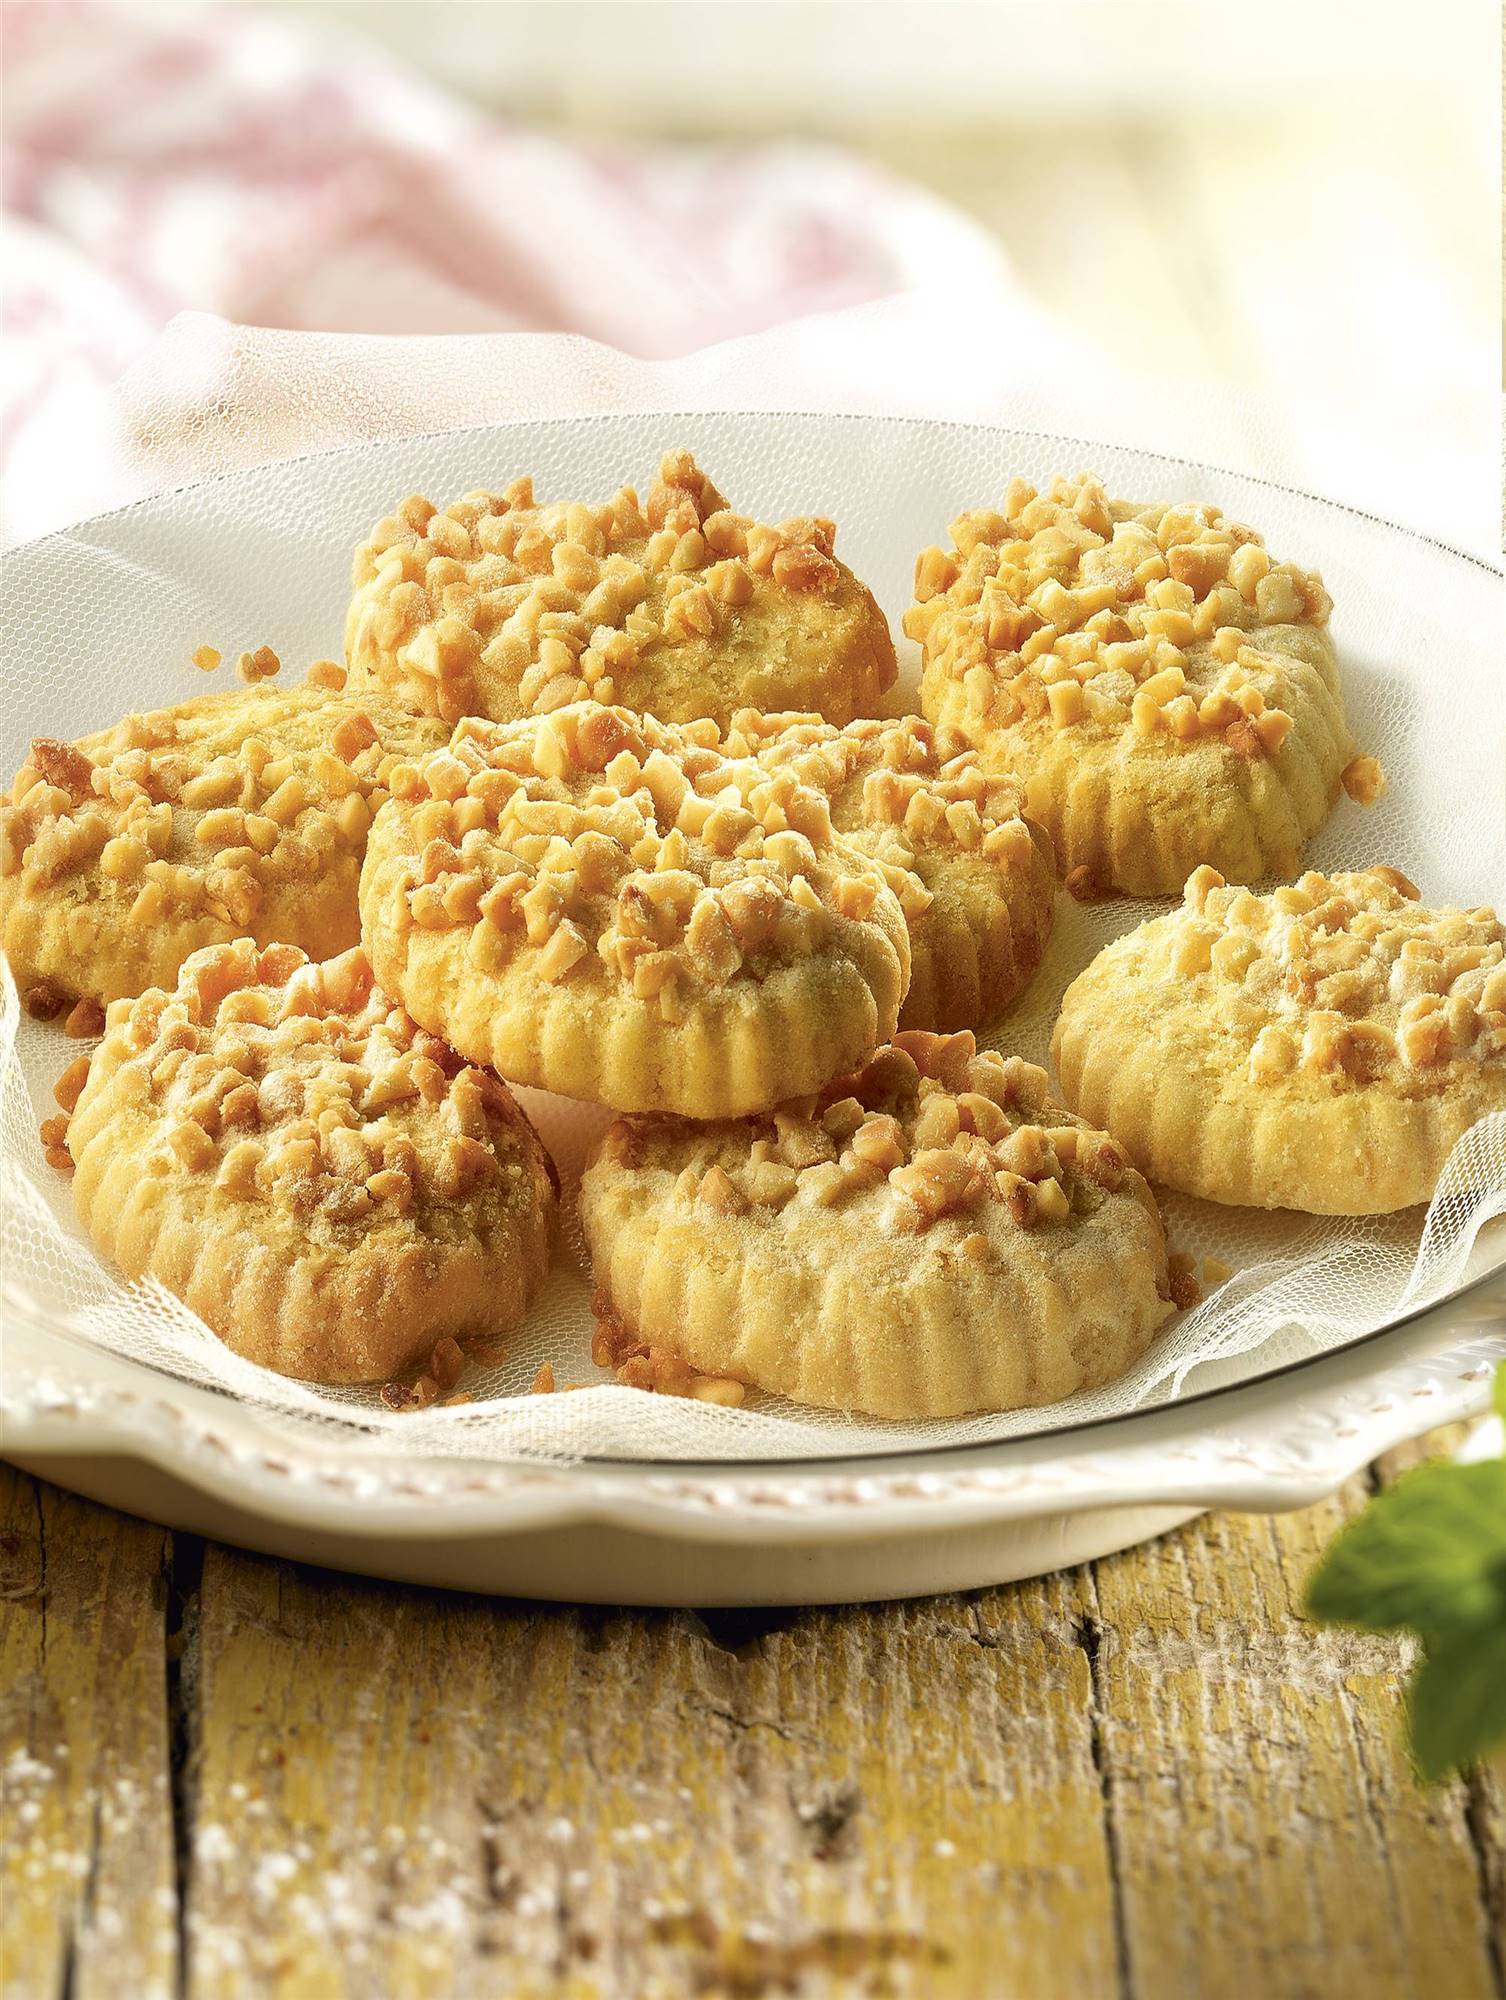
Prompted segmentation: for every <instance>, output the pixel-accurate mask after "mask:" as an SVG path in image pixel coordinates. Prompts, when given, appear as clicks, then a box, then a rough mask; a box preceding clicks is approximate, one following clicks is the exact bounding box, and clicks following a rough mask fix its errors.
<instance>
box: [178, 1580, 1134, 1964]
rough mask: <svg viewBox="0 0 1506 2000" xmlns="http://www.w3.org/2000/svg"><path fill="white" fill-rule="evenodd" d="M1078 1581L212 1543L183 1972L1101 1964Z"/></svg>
mask: <svg viewBox="0 0 1506 2000" xmlns="http://www.w3.org/2000/svg"><path fill="white" fill-rule="evenodd" d="M1086 1608H1087V1607H1086V1597H1085V1584H1084V1580H1083V1579H1082V1578H1081V1577H1079V1576H1073V1575H1069V1576H1066V1577H1063V1578H1056V1579H1052V1580H1049V1581H1047V1582H1044V1583H1040V1584H1031V1585H1026V1586H1024V1587H1022V1588H1019V1589H1015V1590H1010V1591H1007V1592H992V1593H987V1594H985V1595H984V1596H983V1597H981V1598H978V1599H975V1600H958V1599H949V1598H948V1599H938V1600H934V1601H929V1602H926V1603H923V1604H919V1605H908V1606H905V1605H902V1606H895V1607H891V1608H888V1609H883V1610H877V1611H875V1610H858V1611H841V1612H812V1613H805V1614H794V1615H791V1616H790V1617H789V1618H788V1619H779V1620H777V1621H773V1622H771V1621H770V1620H769V1619H768V1618H767V1617H766V1616H757V1617H754V1616H742V1615H739V1614H731V1613H719V1614H711V1615H709V1616H708V1617H707V1618H706V1619H702V1618H699V1617H697V1616H696V1615H695V1614H687V1613H676V1614H665V1615H662V1616H656V1615H653V1614H644V1613H638V1612H633V1613H623V1614H597V1613H591V1612H575V1611H561V1610H554V1609H550V1608H536V1607H526V1608H525V1607H522V1606H511V1605H491V1604H484V1603H478V1602H475V1601H471V1600H466V1599H449V1600H444V1599H437V1598H435V1599H430V1598H425V1597H423V1596H421V1595H420V1594H417V1593H413V1592H397V1591H387V1590H384V1589H382V1588H380V1587H379V1586H370V1585H364V1584H354V1583H349V1582H345V1581H342V1580H336V1579H333V1578H330V1577H327V1576H321V1575H318V1574H315V1573H312V1572H304V1571H298V1570H294V1569H293V1568H291V1567H289V1566H287V1565H282V1564H269V1563H264V1562H260V1561H256V1560H253V1559H250V1558H246V1557H241V1556H236V1555H231V1554H226V1553H221V1552H217V1551H212V1552H211V1556H210V1559H209V1561H208V1562H207V1563H206V1566H205V1574H204V1590H203V1600H202V1617H201V1626H200V1645H201V1657H200V1664H199V1673H198V1681H197V1685H198V1690H199V1697H200V1702H201V1705H202V1706H201V1726H202V1730H203V1736H202V1741H201V1745H200V1757H199V1767H198V1789H197V1797H198V1821H197V1828H196V1846H195V1858H194V1870H193V1879H192V1888H191V1895H190V1911H191V1914H190V1925H189V1942H190V1961H189V1964H190V1990H191V1991H192V1992H193V1993H194V1994H195V1995H196V1996H197V1995H205V1996H208V1995H222V1994H223V1995H228V1994H231V1993H234V1992H237V1991H239V1990H241V1989H240V1987H239V1986H238V1984H237V1981H238V1980H239V1979H240V1978H241V1977H242V1976H243V1974H244V1973H245V1971H246V1970H247V1969H248V1968H249V1969H251V1970H254V1971H257V1972H260V1973H262V1974H263V1975H264V1976H267V1975H271V1974H273V1973H275V1972H276V1971H277V1970H278V1968H279V1967H288V1968H294V1970H290V1971H289V1972H287V1973H286V1975H285V1979H286V1983H285V1984H283V1985H280V1986H279V1987H278V1989H277V1990H278V1991H280V1992H281V1991H286V1992H287V1993H289V1994H300V1995H301V1994H303V1993H310V1994H312V1993H324V1992H328V1991H346V1992H361V1993H371V1994H409V1993H414V1992H418V1991H422V1992H424V1993H436V1994H438V1993H445V1994H448V1993H456V1994H469V1993H473V1992H478V1993H479V1992H482V1991H486V1992H498V1991H505V1992H509V1993H511V1992H519V1993H522V1992H540V1993H545V1992H547V1993H556V1992H558V1993H561V1994H570V1995H576V1994H580V1995H592V1996H596V1995H601V1996H610V1995H620V1994H637V1993H661V1992H662V1993H666V1994H675V1993H683V1992H686V1991H698V1990H716V1991H721V1990H735V1991H739V1992H749V1993H760V1992H763V1991H769V1992H777V1991H782V1990H784V1985H785V1982H786V1980H787V1979H789V1978H792V1977H795V1976H797V1975H798V1977H799V1979H800V1986H799V1990H800V1991H802V1992H811V1993H820V1992H846V1991H850V1990H862V1988H863V1987H865V1986H866V1984H867V1981H868V1979H869V1977H871V1976H873V1975H875V1974H877V1973H879V1972H880V1971H882V1973H883V1975H884V1978H885V1980H886V1982H887V1987H888V1990H890V1991H892V1992H894V1993H896V1994H902V1993H920V1994H933V1995H936V1996H938V2000H941V1996H947V1995H952V1994H958V1995H961V1994H967V1995H974V1994H977V1993H979V1992H983V1991H988V1990H991V1989H990V1987H989V1984H988V1982H989V1981H991V1980H1002V1981H1005V1982H1006V1984H1004V1985H1003V1986H1001V1987H999V1988H997V1989H993V1990H1002V1991H1010V1990H1016V1988H1017V1987H1018V1990H1029V1987H1030V1982H1031V1979H1032V1978H1033V1976H1034V1975H1035V1973H1036V1971H1037V1970H1038V1968H1039V1967H1041V1966H1042V1965H1044V1964H1048V1963H1049V1964H1051V1965H1052V1966H1053V1967H1054V1971H1055V1976H1056V1978H1057V1980H1058V1982H1059V1985H1058V1988H1057V1990H1060V1991H1062V1992H1064V1993H1079V1992H1080V1993H1083V1994H1090V1993H1102V1992H1105V1991H1108V1990H1110V1989H1111V1987H1112V1984H1113V1979H1114V1960H1115V1945H1114V1935H1113V1915H1112V1908H1113V1899H1112V1885H1111V1880H1110V1873H1109V1856H1108V1849H1107V1844H1106V1841H1105V1837H1104V1826H1103V1818H1102V1813H1101V1809H1100V1801H1101V1794H1100V1787H1099V1778H1098V1773H1097V1771H1096V1769H1095V1767H1094V1762H1093V1742H1092V1723H1091V1716H1090V1707H1091V1703H1090V1675H1089V1662H1088V1658H1087V1655H1086V1653H1085V1652H1084V1650H1083V1647H1082V1644H1081V1637H1080V1634H1081V1628H1082V1623H1083V1619H1084V1617H1085V1615H1086ZM337 1690H338V1693H336V1691H337ZM336 1702H338V1705H339V1709H340V1711H341V1714H342V1716H343V1727H342V1728H341V1729H340V1730H339V1731H338V1732H334V1733H332V1732H331V1729H330V1721H331V1712H332V1708H333V1706H334V1704H335V1703H336ZM860 1975H861V1978H859V1976H860ZM342 1978H344V1979H345V1980H347V1981H348V1983H346V1984H341V1981H342ZM854 1980H857V1981H858V1982H859V1983H858V1985H856V1986H854V1985H853V1983H852V1982H853V1981H854Z"/></svg>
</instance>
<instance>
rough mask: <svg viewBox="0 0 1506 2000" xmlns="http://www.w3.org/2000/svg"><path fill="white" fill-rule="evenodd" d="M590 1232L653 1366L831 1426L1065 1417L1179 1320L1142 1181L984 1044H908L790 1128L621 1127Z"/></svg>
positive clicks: (586, 1213)
mask: <svg viewBox="0 0 1506 2000" xmlns="http://www.w3.org/2000/svg"><path fill="white" fill-rule="evenodd" d="M580 1213H581V1221H582V1224H583V1226H584V1229H585V1234H586V1241H587V1243H588V1245H589V1246H590V1250H591V1256H592V1262H593V1265H594V1267H595V1273H596V1282H597V1284H598V1286H599V1287H601V1289H602V1291H603V1292H604V1293H605V1295H606V1297H605V1300H604V1301H603V1304H604V1305H606V1307H607V1309H608V1312H609V1314H610V1316H611V1318H612V1319H613V1320H614V1321H616V1322H617V1323H619V1324H620V1325H621V1326H623V1327H626V1328H628V1329H631V1330H632V1332H633V1333H635V1334H636V1335H637V1338H638V1341H639V1342H640V1343H641V1344H643V1345H645V1346H646V1347H647V1349H648V1350H649V1351H650V1352H651V1353H653V1354H656V1355H661V1354H662V1355H668V1356H672V1357H674V1358H675V1359H676V1360H678V1361H680V1362H682V1363H683V1364H684V1365H685V1366H687V1367H689V1368H691V1369H695V1370H698V1371H700V1372H701V1373H704V1374H708V1375H712V1376H715V1377H721V1378H731V1379H733V1380H737V1381H742V1382H747V1383H751V1384H753V1385H754V1386H756V1387H758V1388H760V1389H767V1390H772V1391H775V1392H777V1393H778V1394H780V1395H784V1396H790V1397H792V1398H793V1399H794V1400H795V1401H797V1402H802V1403H814V1404H819V1405H821V1406H823V1407H825V1408H827V1409H835V1410H862V1411H867V1412H870V1413H872V1414H873V1415H876V1416H882V1417H903V1418H917V1417H946V1416H958V1415H961V1414H962V1413H963V1412H964V1411H968V1410H1007V1409H1015V1408H1019V1407H1023V1406H1025V1405H1027V1404H1035V1403H1050V1402H1055V1401H1057V1400H1059V1399H1060V1398H1061V1397H1063V1396H1070V1395H1072V1394H1073V1393H1074V1392H1075V1391H1077V1390H1079V1389H1086V1388H1091V1387H1093V1386H1095V1385H1097V1384H1099V1383H1102V1382H1109V1381H1112V1380H1113V1379H1114V1378H1115V1377H1116V1376H1118V1375H1121V1374H1123V1372H1124V1371H1125V1369H1126V1368H1128V1367H1130V1366H1131V1364H1132V1363H1133V1362H1135V1361H1136V1360H1137V1359H1138V1358H1139V1356H1140V1355H1141V1354H1142V1353H1144V1351H1145V1349H1146V1347H1147V1346H1148V1345H1149V1344H1150V1340H1151V1337H1152V1335H1153V1334H1154V1333H1155V1330H1156V1328H1157V1327H1158V1326H1159V1325H1160V1324H1161V1322H1162V1321H1163V1320H1164V1319H1165V1317H1166V1315H1167V1313H1168V1312H1169V1311H1170V1310H1171V1308H1170V1304H1169V1282H1168V1271H1167V1258H1166V1240H1165V1233H1164V1231H1163V1229H1162V1226H1161V1218H1160V1215H1159V1213H1158V1212H1157V1209H1156V1204H1155V1200H1154V1198H1153V1197H1152V1195H1151V1193H1150V1190H1149V1188H1148V1187H1147V1186H1146V1184H1145V1182H1144V1181H1143V1180H1142V1179H1141V1178H1140V1176H1139V1175H1138V1174H1137V1173H1136V1172H1135V1171H1134V1170H1133V1168H1131V1167H1128V1166H1127V1165H1126V1164H1125V1161H1124V1158H1123V1156H1122V1154H1121V1153H1120V1152H1119V1151H1118V1149H1117V1148H1116V1147H1115V1145H1114V1144H1113V1142H1112V1141H1111V1140H1110V1139H1108V1138H1107V1137H1106V1136H1105V1135H1104V1134H1103V1133H1101V1132H1094V1131H1092V1130H1090V1129H1089V1128H1088V1127H1087V1126H1086V1125H1084V1124H1083V1123H1082V1122H1081V1121H1080V1120H1078V1119H1075V1118H1073V1117H1072V1116H1071V1115H1070V1114H1069V1113H1068V1112H1066V1111H1063V1110H1062V1109H1061V1107H1060V1106H1059V1105H1056V1104H1054V1103H1052V1101H1051V1099H1050V1098H1049V1096H1048V1095H1047V1081H1046V1075H1045V1072H1044V1071H1043V1070H1040V1069H1037V1068H1036V1067H1035V1066H1034V1065H1033V1064H1031V1063H1026V1062H1021V1061H1020V1060H1019V1058H1018V1057H1004V1056H1000V1055H994V1054H982V1055H980V1054H978V1053H977V1051H976V1047H975V1044H974V1041H973V1037H972V1036H971V1035H970V1034H959V1035H950V1036H936V1035H928V1034H902V1035H900V1036H898V1037H897V1038H896V1041H895V1043H894V1045H893V1046H891V1047H889V1048H885V1049H881V1050H880V1051H879V1052H878V1053H877V1054H876V1055H875V1056H873V1057H872V1058H871V1060H870V1061H869V1062H868V1063H866V1064H865V1065H864V1067H863V1068H862V1069H861V1070H859V1071H858V1072H857V1073H856V1074H855V1075H849V1076H844V1077H841V1078H839V1079H837V1080H836V1081H834V1082H833V1083H831V1084H829V1085H828V1086H827V1088H826V1089H825V1090H823V1091H822V1092H821V1094H820V1095H819V1097H816V1098H809V1099H806V1100H804V1101H803V1102H800V1103H795V1104H789V1105H785V1106H784V1107H782V1108H781V1109H780V1110H778V1111H776V1112H775V1113H774V1114H773V1116H772V1117H767V1118H748V1119H741V1120H738V1121H736V1122H728V1123H718V1124H710V1125H705V1124H692V1123H689V1122H688V1121H686V1120H684V1119H679V1118H623V1119H619V1120H618V1121H617V1123H616V1124H615V1125H613V1126H612V1127H611V1128H610V1129H609V1130H608V1131H607V1133H606V1134H605V1135H604V1136H603V1138H602V1139H601V1141H600V1142H599V1144H598V1146H597V1148H596V1151H595V1153H594V1155H593V1157H592V1159H591V1161H590V1163H589V1165H588V1167H587V1170H586V1173H585V1177H584V1179H583V1181H582V1184H581V1197H580Z"/></svg>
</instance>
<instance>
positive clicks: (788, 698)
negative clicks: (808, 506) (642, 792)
mask: <svg viewBox="0 0 1506 2000" xmlns="http://www.w3.org/2000/svg"><path fill="white" fill-rule="evenodd" d="M835 532H836V531H835V529H834V528H833V526H832V524H831V522H830V521H824V520H816V519H811V518H802V519H799V520H789V521H782V522H780V523H779V525H778V526H777V527H768V526H765V525H764V524H763V523H762V522H759V521H753V520H750V519H749V518H748V517H747V516H746V515H743V514H735V513H733V512H731V511H730V509H729V508H728V506H727V503H726V501H725V500H724V499H723V498H722V496H721V494H720V493H718V492H717V490H716V488H715V487H714V486H713V485H712V484H711V482H710V481H709V480H708V479H707V478H706V475H705V474H704V473H703V472H702V471H701V470H700V469H699V467H698V466H697V465H696V463H695V460H694V459H693V458H692V457H691V455H690V453H689V452H687V451H674V452H670V453H669V454H668V455H667V456H666V457H665V459H664V461H663V463H662V464H661V465H660V468H659V476H658V478H657V479H656V480H655V481H654V483H653V484H652V486H651V487H650V488H649V492H648V498H647V500H646V502H645V503H644V504H643V505H642V506H640V505H639V502H638V496H637V494H636V493H635V492H634V490H633V488H632V487H630V486H625V487H623V488H622V489H621V491H620V492H618V493H616V494H614V496H613V497H612V499H610V500H609V501H607V502H606V503H605V505H602V506H588V505H586V504H585V502H583V501H579V500H570V501H558V502H555V503H553V504H551V505H547V506H540V505H537V504H536V503H535V501H534V497H533V485H532V482H531V481H530V480H527V479H519V480H515V481H514V482H513V484H512V485H511V486H509V487H507V488H506V490H505V491H504V492H502V493H485V492H475V493H467V494H466V495H465V497H464V498H463V499H461V500H456V501H454V502H453V503H452V504H451V505H450V506H448V507H446V508H444V509H443V510H442V511H436V510H435V508H434V507H433V506H432V505H431V504H430V503H429V502H428V501H427V500H423V499H418V498H414V499H411V500H405V501H404V502H403V504H402V506H401V507H400V508H399V509H398V510H397V512H396V513H395V514H391V515H389V516H388V517H387V519H386V520H384V521H381V522H379V523H378V525H377V526H376V528H374V529H373V531H372V534H371V538H370V540H369V541H367V542H365V543H363V544H362V546H361V547H360V548H359V549H358V550H357V551H356V558H355V567H354V571H353V576H352V588H353V590H354V593H355V594H354V596H353V597H352V599H351V603H350V610H349V613H348V614H347V617H346V624H345V651H346V658H347V660H348V662H349V665H350V670H351V685H352V686H353V687H359V686H364V687H368V688H375V689H379V690H386V691H388V692H390V693H391V694H393V695H394V696H395V697H396V698H398V699H399V700H402V701H405V702H407V703H408V704H409V705H410V706H412V707H414V708H418V709H421V710H422V711H423V712H424V713H425V714H428V715H440V716H443V717H444V718H445V719H446V720H448V721H451V722H454V721H456V720H457V719H458V718H459V717H460V716H462V715H484V716H489V717H490V718H491V719H492V720H494V721H497V722H511V721H513V720H514V719H515V718H517V717H519V716H524V715H539V714H543V713H545V712H546V711H548V710H550V709H555V708H560V707H562V706H563V705H564V704H565V703H566V702H571V701H577V700H582V699H584V698H586V697H590V698H593V699H595V700H597V701H600V702H604V703H614V702H615V703H616V704H618V705H619V706H621V707H625V708H631V709H635V710H638V711H641V712H644V713H647V714H649V715H656V716H659V717H661V718H662V719H663V720H665V721H669V722H689V721H693V720H695V719H696V718H697V717H700V716H712V717H714V718H715V719H716V720H717V721H718V722H719V723H722V724H723V725H725V724H726V722H727V721H728V719H729V717H730V716H731V714H732V711H733V710H734V709H736V708H742V707H744V706H752V707H756V708H764V709H773V708H785V709H815V710H818V711H819V712H820V713H821V714H822V715H824V716H826V717H827V718H828V719H829V720H831V721H833V722H846V721H847V720H848V718H849V717H850V716H853V715H861V714H865V713H867V712H869V711H870V710H871V709H872V708H873V706H874V704H875V703H876V702H877V700H878V699H879V697H880V696H881V695H882V694H883V693H884V691H885V689H886V688H888V687H889V686H890V685H891V684H892V683H893V680H894V676H895V660H894V642H893V640H892V639H891V638H890V636H889V627H888V625H887V623H886V622H885V619H884V615H883V613H882V612H881V611H880V610H879V607H878V605H877V604H876V603H875V602H874V599H873V595H872V593H871V592H870V591H868V590H867V589H865V587H864V586H863V585H862V584H861V583H860V582H859V581H858V579H857V578H856V577H855V576H854V575H853V574H852V571H851V570H850V569H848V568H847V567H846V565H845V564H843V563H841V562H838V560H837V559H836V556H835V555H834V554H833V540H834V536H835Z"/></svg>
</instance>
